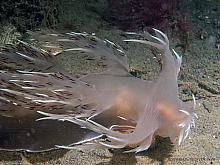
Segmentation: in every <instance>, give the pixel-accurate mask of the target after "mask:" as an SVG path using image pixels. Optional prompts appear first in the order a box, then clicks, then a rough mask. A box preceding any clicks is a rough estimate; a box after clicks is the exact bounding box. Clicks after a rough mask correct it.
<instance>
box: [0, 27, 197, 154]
mask: <svg viewBox="0 0 220 165" xmlns="http://www.w3.org/2000/svg"><path fill="white" fill-rule="evenodd" d="M154 32H155V35H151V34H149V33H147V32H145V33H144V34H142V35H140V34H135V33H129V34H130V35H138V36H143V37H144V39H143V40H137V39H131V40H125V41H126V42H138V43H142V44H146V45H148V46H151V47H153V48H155V49H157V50H158V51H160V52H161V55H162V56H161V58H162V59H161V60H162V68H161V72H160V74H159V76H158V78H157V79H156V80H153V81H146V80H142V79H139V78H136V77H134V76H132V75H131V74H130V73H129V66H128V63H127V57H126V54H125V52H124V51H123V49H122V48H121V47H120V46H118V45H116V44H114V43H112V42H111V41H109V40H104V41H103V40H100V39H98V38H97V37H96V36H94V35H88V34H87V33H74V32H72V33H67V34H65V35H61V34H47V35H42V34H36V33H32V35H35V38H38V40H44V41H47V42H50V43H52V44H54V45H55V47H59V50H61V51H60V52H59V53H58V54H61V53H65V52H68V53H74V51H78V52H84V55H85V54H86V55H87V56H88V57H89V58H88V60H96V61H99V62H100V63H101V64H102V65H103V66H105V67H106V68H107V70H106V71H104V72H102V73H93V74H88V75H86V76H85V75H84V76H82V77H79V78H78V77H76V76H74V75H71V74H69V73H67V72H66V71H65V70H64V69H62V68H61V67H59V66H58V65H57V63H56V59H55V57H54V55H53V54H52V53H48V52H46V51H39V50H37V49H36V48H34V47H32V46H29V45H28V44H26V43H24V42H20V43H19V44H18V45H17V46H12V45H7V46H5V47H1V48H0V63H1V66H0V75H1V80H0V105H1V107H0V148H1V149H5V150H27V151H30V152H37V151H45V150H50V149H54V148H66V149H91V148H124V147H134V148H133V149H131V150H127V151H125V152H140V151H144V150H147V149H148V148H149V147H150V146H151V144H152V142H153V139H154V137H155V136H156V135H159V136H162V137H170V139H171V140H172V141H173V142H174V141H176V139H177V140H178V144H181V143H182V142H183V141H184V140H185V139H186V138H187V137H188V135H189V133H190V131H191V128H192V127H193V126H194V124H195V121H194V120H195V117H197V116H196V114H195V113H194V109H195V99H194V97H193V100H194V105H193V106H192V107H190V106H189V105H187V104H186V103H184V102H182V101H181V100H180V99H179V98H178V84H177V78H178V73H179V71H180V66H181V57H180V56H179V55H178V54H177V53H176V52H175V51H174V50H170V48H169V40H168V38H167V36H166V35H165V34H164V33H162V32H161V31H159V30H156V29H154ZM46 47H48V46H45V49H46ZM50 47H51V46H50ZM56 55H57V54H56Z"/></svg>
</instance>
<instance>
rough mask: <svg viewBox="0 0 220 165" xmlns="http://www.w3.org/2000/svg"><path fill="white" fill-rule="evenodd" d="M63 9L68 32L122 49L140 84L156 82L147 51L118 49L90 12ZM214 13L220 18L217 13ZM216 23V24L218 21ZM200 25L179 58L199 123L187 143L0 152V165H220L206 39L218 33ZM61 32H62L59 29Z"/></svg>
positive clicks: (219, 83) (183, 89) (70, 64)
mask: <svg viewBox="0 0 220 165" xmlns="http://www.w3.org/2000/svg"><path fill="white" fill-rule="evenodd" d="M68 3H69V4H68V5H66V8H67V9H65V8H64V9H63V10H69V9H68V6H71V5H74V6H75V10H73V9H72V10H71V11H69V12H68V13H67V15H65V16H63V19H64V20H63V22H65V21H66V22H68V21H72V29H71V30H73V31H87V32H89V33H92V32H94V33H96V35H97V36H98V37H100V38H107V39H109V40H111V41H113V42H115V43H119V44H122V45H123V47H124V48H126V51H127V54H128V57H129V62H130V66H131V68H133V69H136V70H139V71H140V72H141V77H142V78H144V79H153V78H155V77H156V76H157V74H158V70H159V65H158V67H156V68H155V66H156V65H155V64H157V63H156V60H155V59H154V58H153V56H152V54H150V52H148V51H145V49H147V48H145V47H143V46H140V45H138V44H128V45H127V44H125V43H122V40H123V39H125V37H124V36H122V35H121V34H122V33H123V32H122V31H121V30H118V29H117V28H116V27H113V26H111V25H109V24H108V23H106V22H105V21H103V20H102V18H101V17H99V16H98V15H97V13H96V12H94V10H92V12H91V11H87V10H86V9H84V8H80V7H81V6H80V5H79V4H78V6H77V4H76V3H74V2H73V1H69V2H68ZM71 3H73V4H71ZM92 7H93V6H92ZM218 12H219V15H220V11H218ZM202 14H203V15H204V17H205V15H206V14H207V16H208V17H209V18H211V16H210V15H208V14H210V13H209V12H207V13H205V11H203V13H202ZM72 15H73V16H72ZM74 15H75V16H74ZM76 15H78V16H76ZM217 19H218V21H220V19H219V18H217ZM199 21H200V23H201V22H202V21H201V20H198V22H199ZM73 22H74V23H73ZM202 25H203V26H204V29H203V32H201V35H204V37H201V36H200V37H198V36H196V35H193V34H192V35H191V37H190V43H189V46H188V47H187V50H186V52H185V53H184V54H183V65H182V68H181V72H180V76H179V84H180V88H179V91H180V98H181V99H183V100H185V101H192V98H191V93H193V94H195V96H196V103H197V106H196V113H197V115H198V117H199V118H198V119H197V120H196V128H195V129H193V132H192V135H191V139H187V140H186V141H185V143H184V144H183V145H181V146H177V145H172V144H171V142H170V141H169V139H162V138H159V139H158V142H157V144H156V146H155V147H153V148H151V149H150V150H148V151H146V152H142V153H139V154H124V153H122V152H120V151H109V150H93V151H76V150H71V151H67V150H57V151H52V152H45V153H35V154H30V153H24V154H23V156H22V154H21V153H17V152H4V151H0V164H62V165H68V164H70V165H72V164H74V165H77V164H79V165H95V164H97V165H110V164H115V165H117V164H119V165H133V164H137V165H138V164H140V165H141V164H155V165H156V164H177V165H178V164H179V165H180V164H181V165H182V164H183V165H185V164H190V165H191V164H201V165H203V164H220V112H219V111H220V108H219V107H220V73H219V72H220V71H219V70H220V49H218V48H217V47H216V42H213V41H212V40H211V37H215V36H214V35H215V34H216V33H214V32H216V31H218V32H220V30H219V29H220V28H219V27H212V25H211V24H207V25H206V23H201V26H202ZM60 29H62V31H63V27H62V26H61V27H60ZM69 30H70V29H69ZM65 31H68V29H65ZM2 36H4V34H2ZM169 38H170V39H171V43H172V44H171V45H172V46H175V45H176V44H177V43H178V42H179V40H178V39H177V37H175V36H174V35H170V36H169ZM177 51H180V50H177ZM60 62H61V63H62V64H63V65H64V66H65V68H66V69H67V70H69V71H70V72H76V71H77V70H80V71H81V70H85V71H87V70H92V69H96V67H95V66H94V65H93V66H90V64H88V65H87V66H86V65H81V61H78V60H77V59H74V58H73V56H65V57H61V58H60ZM82 66H83V68H82Z"/></svg>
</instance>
